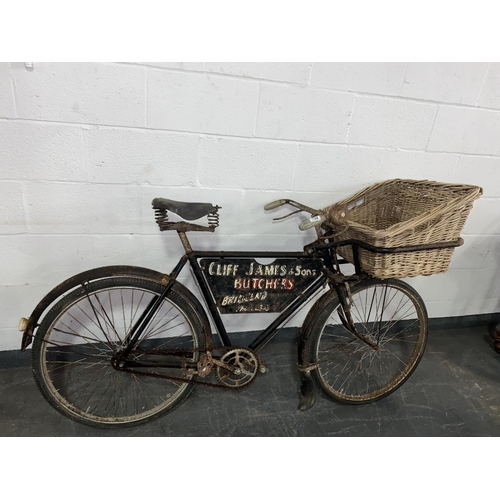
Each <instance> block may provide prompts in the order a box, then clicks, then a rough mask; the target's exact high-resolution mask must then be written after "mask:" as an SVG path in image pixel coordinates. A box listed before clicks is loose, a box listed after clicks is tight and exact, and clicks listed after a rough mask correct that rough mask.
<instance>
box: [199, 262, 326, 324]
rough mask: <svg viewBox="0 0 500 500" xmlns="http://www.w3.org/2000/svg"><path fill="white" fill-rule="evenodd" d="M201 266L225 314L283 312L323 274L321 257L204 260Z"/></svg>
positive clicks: (220, 308) (218, 304)
mask: <svg viewBox="0 0 500 500" xmlns="http://www.w3.org/2000/svg"><path fill="white" fill-rule="evenodd" d="M200 265H201V268H202V270H203V273H204V275H205V277H206V279H207V282H208V284H209V286H210V288H211V290H212V294H213V296H214V298H215V300H216V302H217V306H218V308H219V310H220V312H221V313H223V314H235V313H254V312H280V311H283V309H285V308H286V307H287V306H288V305H289V304H290V303H291V302H293V300H294V299H295V298H296V297H297V296H298V295H299V294H300V293H302V292H303V291H304V290H306V289H307V288H308V287H309V286H310V285H312V284H313V283H314V282H315V281H316V279H317V278H318V277H319V276H320V275H321V268H322V267H323V263H322V261H321V260H319V259H307V258H304V259H275V260H274V261H273V262H272V263H271V264H260V263H259V262H257V261H256V260H254V259H231V258H222V259H221V258H215V259H202V260H201V261H200Z"/></svg>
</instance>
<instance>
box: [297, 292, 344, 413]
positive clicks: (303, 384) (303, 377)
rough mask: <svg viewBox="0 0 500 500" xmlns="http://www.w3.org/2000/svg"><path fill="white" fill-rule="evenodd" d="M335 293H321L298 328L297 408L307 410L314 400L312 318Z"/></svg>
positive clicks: (315, 316) (314, 317)
mask: <svg viewBox="0 0 500 500" xmlns="http://www.w3.org/2000/svg"><path fill="white" fill-rule="evenodd" d="M332 294H336V292H335V291H334V290H330V291H329V292H327V293H325V294H324V295H322V296H321V297H320V298H319V299H318V300H317V301H316V302H315V303H314V304H313V306H312V307H311V309H310V310H309V312H308V314H307V316H306V319H305V320H304V323H303V324H302V328H301V330H300V337H299V346H298V366H299V378H300V396H301V399H300V403H299V410H303V411H305V410H309V408H311V407H312V406H313V405H314V403H315V402H316V390H315V386H314V381H313V379H312V377H311V372H312V371H313V370H316V369H317V368H318V364H317V363H315V362H313V359H312V356H311V346H310V342H311V335H312V327H313V325H314V320H315V319H316V318H317V317H318V314H319V313H320V311H322V310H323V308H324V307H325V304H326V303H327V302H328V301H329V300H331V295H332Z"/></svg>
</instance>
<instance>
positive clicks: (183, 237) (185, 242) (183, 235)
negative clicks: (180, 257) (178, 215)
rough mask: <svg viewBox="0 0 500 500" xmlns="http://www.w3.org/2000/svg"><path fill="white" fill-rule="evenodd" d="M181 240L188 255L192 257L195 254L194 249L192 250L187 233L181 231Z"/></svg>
mask: <svg viewBox="0 0 500 500" xmlns="http://www.w3.org/2000/svg"><path fill="white" fill-rule="evenodd" d="M178 234H179V238H180V240H181V242H182V246H183V247H184V250H185V251H186V254H187V255H191V254H192V253H193V249H192V248H191V243H189V240H188V239H187V236H186V233H184V232H182V231H179V233H178Z"/></svg>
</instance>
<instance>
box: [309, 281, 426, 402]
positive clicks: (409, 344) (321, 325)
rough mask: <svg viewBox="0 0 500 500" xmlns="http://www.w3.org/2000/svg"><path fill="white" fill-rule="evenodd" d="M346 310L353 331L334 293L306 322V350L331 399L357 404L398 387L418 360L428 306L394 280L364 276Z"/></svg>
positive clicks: (424, 332)
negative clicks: (308, 327) (308, 323)
mask: <svg viewBox="0 0 500 500" xmlns="http://www.w3.org/2000/svg"><path fill="white" fill-rule="evenodd" d="M351 296H352V306H351V316H352V319H353V322H354V324H355V326H356V331H357V332H359V333H362V334H364V335H368V336H369V338H370V339H371V341H372V342H373V344H374V347H373V346H371V345H369V344H368V343H366V342H365V341H363V340H362V339H360V338H359V337H356V336H355V335H354V334H353V333H352V332H351V331H349V330H348V329H347V328H346V326H344V324H343V321H342V317H341V315H339V312H340V314H342V313H341V306H340V303H339V299H338V297H337V296H336V294H331V295H330V296H329V297H325V304H324V306H323V308H322V310H321V311H320V312H319V313H318V315H317V317H316V321H315V322H314V324H313V326H312V328H311V336H310V345H309V352H310V356H311V361H312V362H313V363H318V368H317V369H315V370H313V371H312V376H313V378H314V380H315V382H316V383H317V384H318V385H319V386H320V387H321V389H322V391H323V392H324V393H325V395H326V396H327V397H329V398H330V399H333V400H336V401H339V402H342V403H352V404H361V403H369V402H372V401H376V400H378V399H380V398H383V397H384V396H387V395H389V394H390V393H391V392H393V391H395V390H396V389H397V388H399V387H400V386H401V385H402V384H403V383H404V382H405V381H406V380H407V379H408V377H409V376H410V375H411V373H412V372H413V370H414V369H415V368H416V366H417V365H418V363H419V361H420V359H421V358H422V355H423V353H424V350H425V344H426V341H427V323H428V320H427V312H426V308H425V305H424V303H423V301H422V299H421V297H420V296H419V295H418V293H417V292H416V291H415V290H414V289H413V288H412V287H411V286H409V285H408V284H407V283H404V282H402V281H399V280H394V279H392V280H386V281H381V280H375V279H373V280H367V281H363V282H361V283H359V284H357V285H355V286H353V287H352V288H351Z"/></svg>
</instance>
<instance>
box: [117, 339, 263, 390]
mask: <svg viewBox="0 0 500 500" xmlns="http://www.w3.org/2000/svg"><path fill="white" fill-rule="evenodd" d="M233 349H240V350H243V351H246V352H249V353H250V354H253V355H254V356H255V357H256V358H257V361H258V362H259V366H258V367H257V373H256V374H255V376H254V377H253V379H252V380H250V382H248V383H247V384H245V385H243V386H234V387H233V386H228V385H224V384H213V383H211V382H201V381H200V380H193V379H186V378H180V377H173V376H171V375H160V374H154V373H144V372H140V371H137V370H132V369H130V368H126V367H115V369H116V370H118V371H122V372H126V373H134V374H136V375H140V376H146V377H154V378H161V379H165V380H173V381H175V382H182V383H188V384H194V385H201V386H205V387H214V388H217V389H230V390H236V389H242V388H243V387H248V386H249V385H250V384H251V383H252V382H253V381H254V380H255V379H256V378H257V374H258V373H259V371H260V367H261V366H263V367H264V368H265V370H266V371H268V368H267V363H266V362H265V361H264V359H263V358H261V357H260V356H259V355H258V354H257V353H255V352H254V351H252V349H249V348H248V347H243V346H217V347H215V348H214V349H206V348H202V347H198V348H192V349H161V350H158V351H151V350H147V349H144V353H149V354H155V353H158V354H174V355H181V354H188V353H194V352H203V353H206V352H210V353H212V352H213V351H218V350H225V351H232V350H233ZM140 351H141V349H135V351H134V352H136V353H137V352H138V353H140ZM193 375H196V374H193Z"/></svg>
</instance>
